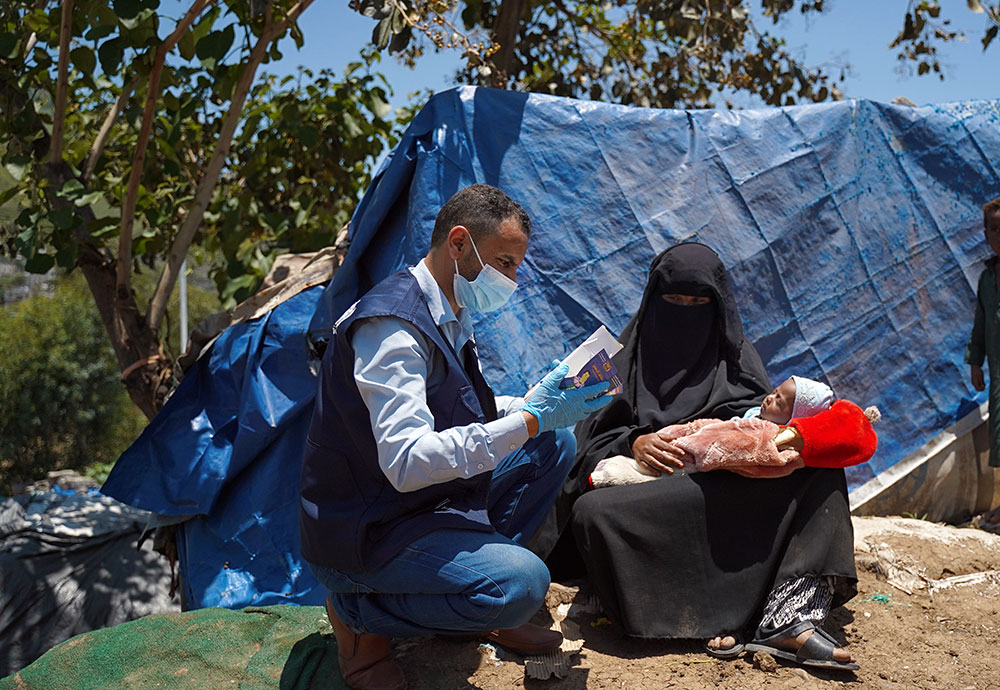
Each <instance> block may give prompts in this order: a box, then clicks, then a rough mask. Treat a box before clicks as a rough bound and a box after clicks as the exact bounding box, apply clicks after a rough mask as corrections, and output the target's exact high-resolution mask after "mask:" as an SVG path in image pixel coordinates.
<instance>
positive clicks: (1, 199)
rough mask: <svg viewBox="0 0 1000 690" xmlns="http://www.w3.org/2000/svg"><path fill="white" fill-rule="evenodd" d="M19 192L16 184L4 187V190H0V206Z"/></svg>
mask: <svg viewBox="0 0 1000 690" xmlns="http://www.w3.org/2000/svg"><path fill="white" fill-rule="evenodd" d="M20 193H21V188H20V187H18V186H17V185H14V186H13V187H11V188H10V189H5V190H4V191H2V192H0V206H3V205H4V204H6V203H7V202H8V201H10V200H11V199H13V198H14V197H16V196H17V195H18V194H20Z"/></svg>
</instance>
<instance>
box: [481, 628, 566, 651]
mask: <svg viewBox="0 0 1000 690" xmlns="http://www.w3.org/2000/svg"><path fill="white" fill-rule="evenodd" d="M485 639H486V640H487V641H488V642H492V643H493V644H496V645H500V646H501V647H504V648H505V649H509V650H511V651H512V652H518V653H520V654H543V653H545V652H551V651H553V650H556V649H558V648H559V645H560V644H562V641H563V636H562V633H561V632H559V631H558V630H547V629H545V628H543V627H541V626H538V625H532V624H531V623H525V624H524V625H522V626H520V627H517V628H508V629H507V630H492V631H490V632H488V633H486V635H485Z"/></svg>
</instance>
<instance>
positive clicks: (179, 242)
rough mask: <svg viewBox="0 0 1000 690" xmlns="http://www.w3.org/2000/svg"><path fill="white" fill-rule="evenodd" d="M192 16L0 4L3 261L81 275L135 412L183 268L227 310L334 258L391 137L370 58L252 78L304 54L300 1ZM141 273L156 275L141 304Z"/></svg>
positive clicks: (152, 381) (257, 2)
mask: <svg viewBox="0 0 1000 690" xmlns="http://www.w3.org/2000/svg"><path fill="white" fill-rule="evenodd" d="M189 1H190V3H191V4H190V8H189V9H188V10H187V11H186V12H185V13H184V14H183V16H181V17H167V16H164V15H163V14H161V12H160V11H159V0H61V2H55V1H52V0H5V2H3V3H2V5H0V163H2V165H3V166H4V168H5V169H6V171H7V172H8V173H10V175H11V176H12V177H13V179H14V181H15V184H14V185H13V186H11V187H9V188H2V189H3V191H0V205H3V204H7V205H8V207H9V206H10V205H11V204H14V205H16V207H17V215H16V217H15V219H14V222H13V223H4V224H3V225H2V226H0V250H2V251H3V252H4V253H5V254H8V255H12V256H13V255H20V256H21V257H23V259H24V260H25V261H26V266H27V268H28V270H30V271H33V272H44V271H47V270H49V269H50V268H52V267H53V266H59V267H62V268H66V269H72V268H75V267H78V268H80V269H82V271H83V273H84V275H85V277H86V279H87V283H88V285H89V287H90V289H91V292H92V294H93V296H94V300H95V303H96V304H97V306H98V308H99V309H100V313H101V320H102V322H103V324H104V326H105V329H106V330H107V332H108V334H109V336H110V339H111V343H112V345H113V346H114V348H115V352H116V355H117V357H118V361H119V365H120V367H121V369H122V370H124V371H126V372H128V373H129V376H128V377H126V384H127V385H128V387H129V391H130V393H131V394H132V397H133V399H134V400H135V401H136V402H137V403H138V404H139V405H140V407H141V408H142V409H143V410H144V411H145V412H146V413H147V415H152V414H153V413H155V410H156V409H157V407H158V405H159V403H160V402H161V401H162V397H163V394H164V393H165V392H166V390H167V387H166V386H164V382H165V381H167V380H169V378H170V371H169V369H170V365H169V362H168V361H167V358H166V357H165V356H164V352H163V350H162V348H161V347H160V344H159V341H158V332H159V329H160V324H161V322H162V320H163V318H164V315H165V313H166V305H167V302H168V298H169V295H170V293H171V291H172V288H173V286H174V282H175V280H176V278H177V275H178V273H179V270H180V266H181V262H182V261H183V260H184V259H185V258H186V257H188V256H189V255H191V256H192V257H194V258H200V260H202V261H204V262H206V263H207V264H208V265H209V267H210V269H211V273H212V275H213V277H214V279H215V282H216V284H217V286H218V288H219V292H220V294H221V296H222V297H223V298H224V300H225V301H226V303H227V305H229V306H231V305H233V304H235V303H236V302H237V301H239V300H242V299H244V298H245V297H247V296H249V295H250V294H251V292H252V290H253V288H254V286H255V284H256V282H257V281H258V280H259V278H261V277H262V276H263V275H265V274H266V272H267V271H268V269H269V267H270V265H271V263H272V261H273V259H274V258H275V256H276V255H277V254H279V253H282V252H288V251H294V252H298V251H308V250H313V249H317V248H319V247H322V246H326V245H329V244H332V243H333V241H334V239H335V237H336V235H337V233H338V231H339V230H340V228H341V227H342V226H343V225H344V224H345V223H346V221H347V220H348V218H349V215H350V213H351V211H352V209H353V206H354V204H355V203H356V202H357V200H358V198H359V196H360V193H361V191H362V190H363V189H364V188H365V187H366V186H367V184H368V181H369V176H370V170H371V168H372V166H373V164H374V161H375V160H376V159H377V157H378V156H379V155H380V154H381V152H382V151H383V148H384V147H385V146H386V145H391V144H392V143H393V142H394V140H395V136H396V134H395V132H396V129H395V127H396V124H395V123H394V121H393V119H392V118H391V115H392V113H391V112H390V108H389V105H388V103H387V98H388V91H389V89H388V85H387V84H386V83H385V81H384V79H383V78H382V77H381V76H380V75H379V74H377V72H375V71H374V68H375V65H376V63H377V61H378V59H379V57H378V54H377V53H374V52H372V53H369V54H367V55H364V56H362V58H361V59H360V60H359V61H358V62H356V63H354V64H352V65H349V66H348V67H347V69H346V71H345V73H344V74H342V75H340V76H339V77H338V76H337V75H334V74H333V73H332V72H329V71H322V72H320V73H318V74H314V73H312V72H309V71H307V70H302V71H300V72H299V74H298V76H296V77H286V78H284V79H281V80H278V79H277V78H275V77H268V76H265V77H263V78H257V75H256V72H257V69H258V67H259V66H260V65H266V63H267V62H269V61H270V60H273V59H276V58H278V57H280V55H281V53H280V50H281V46H282V45H283V43H282V41H288V40H289V39H291V40H292V41H294V42H296V43H301V41H302V37H301V33H300V32H299V30H298V26H297V21H298V18H299V16H300V14H301V13H302V12H303V11H305V10H306V9H307V8H308V6H309V5H310V4H311V2H312V1H313V0H225V1H224V2H223V1H222V0H189ZM403 120H404V121H405V117H404V118H403ZM142 269H147V270H149V269H154V270H156V271H157V272H159V273H160V278H159V280H158V282H157V283H156V287H155V289H153V290H152V291H151V294H149V295H138V296H137V294H136V291H135V289H134V286H133V284H132V275H133V274H134V273H135V272H137V271H139V270H142ZM147 299H148V302H147ZM129 367H132V369H129ZM133 371H134V372H135V374H133V373H132V372H133ZM153 391H156V392H155V393H153Z"/></svg>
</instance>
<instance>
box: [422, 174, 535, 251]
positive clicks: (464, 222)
mask: <svg viewBox="0 0 1000 690" xmlns="http://www.w3.org/2000/svg"><path fill="white" fill-rule="evenodd" d="M510 218H514V219H516V220H517V221H518V223H520V225H521V232H523V233H524V235H525V237H531V219H530V218H528V214H527V213H525V211H524V209H523V208H521V205H520V204H519V203H517V202H516V201H514V200H513V199H511V198H510V197H509V196H507V195H506V194H504V193H503V191H501V190H499V189H497V188H496V187H493V186H490V185H488V184H474V185H471V186H469V187H466V188H465V189H460V190H458V191H457V192H455V194H454V195H453V196H452V197H451V198H450V199H448V201H446V202H445V204H444V206H442V207H441V210H440V211H439V212H438V214H437V219H436V220H435V221H434V232H432V233H431V246H432V247H437V246H439V245H441V243H443V242H444V241H445V239H447V237H448V233H449V232H451V229H452V228H453V227H455V226H456V225H461V226H464V227H465V228H467V229H468V230H469V232H470V233H471V234H472V239H473V241H475V240H477V239H479V238H480V237H483V236H484V235H492V234H493V233H495V232H497V231H498V230H499V229H500V225H501V223H503V222H504V221H505V220H508V219H510Z"/></svg>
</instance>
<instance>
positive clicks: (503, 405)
mask: <svg viewBox="0 0 1000 690" xmlns="http://www.w3.org/2000/svg"><path fill="white" fill-rule="evenodd" d="M530 234H531V221H530V220H529V218H528V216H527V214H526V213H525V212H524V210H523V209H522V208H521V207H520V206H519V205H518V204H517V203H516V202H514V201H513V200H511V199H510V198H509V197H508V196H507V195H506V194H504V193H503V192H502V191H500V190H499V189H497V188H495V187H490V186H488V185H472V186H471V187H467V188H465V189H463V190H461V191H459V192H458V193H456V194H455V195H454V196H453V197H452V198H451V199H449V200H448V202H447V203H445V205H444V206H443V207H442V208H441V211H440V213H439V214H438V216H437V219H436V221H435V224H434V230H433V233H432V235H431V247H430V250H429V251H428V253H427V256H426V257H425V258H424V259H423V260H422V261H421V262H420V263H419V264H418V265H417V266H414V267H410V268H408V269H404V270H402V271H399V272H398V273H395V274H393V275H392V276H389V277H388V278H386V279H385V280H383V281H382V282H381V283H379V284H378V285H376V286H375V287H373V288H372V289H371V290H370V291H369V292H368V293H367V294H366V295H365V296H364V297H362V298H361V300H359V301H358V302H357V303H355V304H354V305H353V306H352V307H351V308H350V309H348V310H347V312H346V313H345V314H344V315H343V316H342V317H341V318H340V321H338V323H337V325H336V327H335V328H334V334H333V338H332V340H331V342H330V345H329V347H328V348H327V351H326V354H325V355H324V358H323V364H322V369H321V374H320V390H319V394H318V396H317V402H316V409H315V412H314V414H313V419H312V424H311V426H310V430H309V438H308V443H307V450H306V454H305V458H304V462H303V469H302V486H301V501H300V506H301V511H300V515H301V536H302V554H303V556H304V557H305V559H306V561H307V562H308V563H309V564H310V568H311V569H312V571H313V573H314V574H315V575H316V577H317V579H318V580H319V581H320V582H321V583H322V584H323V585H324V586H325V587H326V588H327V589H329V590H330V592H331V594H330V596H329V597H328V598H327V602H326V608H327V614H328V615H329V617H330V622H331V624H332V625H333V629H334V633H335V634H336V637H337V646H338V650H339V654H340V658H339V661H340V669H341V672H342V673H343V675H344V679H345V681H346V682H347V684H348V685H350V686H351V687H352V688H355V690H374V689H375V688H379V689H385V688H405V687H406V681H405V679H404V678H403V673H402V670H401V669H400V667H399V665H398V664H397V663H396V662H395V661H393V660H392V658H391V656H390V654H389V638H391V637H412V636H418V635H431V634H437V633H444V634H448V633H453V634H462V633H465V634H469V633H473V634H476V635H477V636H482V637H484V638H487V639H490V640H491V641H493V642H495V643H497V644H500V645H503V646H506V647H508V648H511V649H514V650H517V651H521V652H524V653H533V652H543V651H547V650H550V649H553V648H555V647H557V646H558V645H559V643H560V642H561V639H562V636H561V635H560V634H559V633H557V632H553V631H549V630H544V629H542V628H539V627H537V626H531V625H526V622H527V621H528V620H529V619H530V618H531V616H532V615H533V614H534V613H535V612H536V611H537V610H538V607H539V606H540V605H541V603H542V601H543V600H544V596H545V592H546V591H547V589H548V585H549V573H548V569H547V568H546V567H545V564H544V563H543V562H542V561H541V560H540V559H539V558H538V557H537V556H535V555H534V554H533V553H532V552H531V551H529V550H528V549H527V548H525V546H524V545H525V544H526V543H527V542H528V540H530V539H531V537H532V536H533V535H534V533H535V532H536V531H537V530H538V528H539V526H540V525H541V523H542V520H543V519H544V516H545V514H546V512H547V510H548V508H549V506H550V505H551V504H552V502H553V501H554V499H555V496H556V493H557V492H558V490H559V488H560V487H561V485H562V483H563V481H564V479H565V478H566V475H567V473H568V472H569V470H570V467H571V466H572V464H573V462H574V460H575V455H576V443H575V440H574V438H573V435H572V434H571V433H570V432H569V431H567V430H566V429H565V427H568V426H571V425H573V424H575V423H576V422H577V421H578V420H580V419H582V418H583V417H585V416H586V415H588V414H590V412H592V411H594V410H596V409H598V408H600V407H602V406H603V405H604V404H605V402H607V401H608V398H607V397H603V398H599V399H593V398H594V396H598V395H600V394H601V393H603V392H605V390H607V384H603V385H601V386H593V387H588V388H585V389H573V388H570V389H567V390H562V389H560V388H559V383H560V382H561V381H562V379H563V378H564V377H565V376H566V374H567V367H566V366H565V365H560V366H559V367H556V369H554V370H553V371H552V372H550V373H549V375H548V376H546V377H545V379H543V381H542V383H541V384H540V385H539V386H538V387H537V388H536V389H535V390H534V391H532V394H531V396H530V397H529V398H528V399H527V400H525V399H522V398H511V397H506V396H501V397H496V398H495V397H494V395H493V392H492V391H491V390H490V388H489V386H488V385H487V383H486V381H485V379H484V378H483V375H482V373H481V372H480V368H479V361H478V357H477V354H476V348H475V341H474V340H473V338H472V327H471V316H470V314H469V312H470V311H492V310H494V309H498V308H500V307H501V306H503V305H504V304H505V303H506V302H507V300H508V299H509V298H510V295H511V293H512V292H513V291H514V288H516V286H517V283H516V278H517V268H518V266H519V265H520V264H521V262H522V261H523V260H524V255H525V253H526V252H527V249H528V239H529V237H530Z"/></svg>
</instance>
